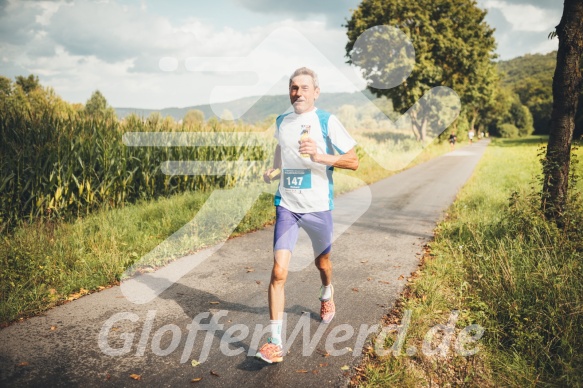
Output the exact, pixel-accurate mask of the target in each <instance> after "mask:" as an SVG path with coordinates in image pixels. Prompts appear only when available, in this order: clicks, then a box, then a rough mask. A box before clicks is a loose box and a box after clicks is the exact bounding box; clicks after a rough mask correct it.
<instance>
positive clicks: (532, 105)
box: [498, 51, 557, 134]
mask: <svg viewBox="0 0 583 388" xmlns="http://www.w3.org/2000/svg"><path fill="white" fill-rule="evenodd" d="M556 63H557V52H556V51H552V52H550V53H548V54H527V55H524V56H521V57H517V58H513V59H510V60H508V61H500V62H498V69H499V70H500V73H501V75H502V84H503V85H504V86H507V87H509V88H511V89H512V90H513V91H514V92H515V93H517V94H518V96H519V98H520V102H522V104H523V105H525V106H527V107H528V109H529V110H530V113H532V118H533V121H534V122H533V124H534V129H535V133H538V134H547V133H549V124H550V120H551V111H552V108H553V91H552V85H553V74H554V72H555V66H556Z"/></svg>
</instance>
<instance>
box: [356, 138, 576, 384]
mask: <svg viewBox="0 0 583 388" xmlns="http://www.w3.org/2000/svg"><path fill="white" fill-rule="evenodd" d="M541 144H542V141H541V140H539V139H536V138H529V139H524V140H506V141H504V140H496V141H494V142H493V144H492V145H491V146H490V147H488V149H487V150H486V153H485V154H484V157H483V158H482V160H481V161H480V163H479V165H478V167H477V169H476V171H475V173H474V175H473V177H472V178H471V179H470V181H469V182H468V183H467V184H466V186H465V187H464V188H463V189H462V190H461V192H460V193H459V195H458V198H457V200H456V202H455V203H454V204H453V205H452V206H451V208H450V209H449V212H448V213H449V214H448V215H447V217H446V219H445V220H444V221H442V222H441V223H440V224H439V225H438V227H437V229H436V230H435V239H434V241H433V242H431V243H430V244H429V245H428V247H427V250H426V255H425V257H424V263H423V264H422V266H421V267H420V269H419V270H418V271H417V272H416V273H415V274H413V276H412V278H411V279H410V282H409V286H408V287H407V289H406V292H405V293H404V294H403V297H402V298H401V300H400V301H399V303H398V306H397V308H396V309H395V310H394V311H393V312H392V313H391V314H390V315H389V316H388V317H387V323H399V322H401V326H405V323H406V322H404V317H405V312H410V314H411V319H410V323H409V324H408V325H407V326H408V331H407V335H406V338H405V340H404V343H403V344H402V349H404V351H402V352H401V353H400V354H399V355H398V356H396V357H395V356H394V355H387V356H382V357H381V356H379V355H378V354H377V353H376V352H374V351H372V349H369V353H367V355H366V356H365V361H364V362H363V365H362V366H361V368H360V369H361V370H362V371H363V372H362V373H360V374H359V375H357V376H355V377H354V379H353V381H352V385H353V386H364V387H368V386H389V385H394V386H420V387H424V386H461V385H468V386H485V387H488V386H580V385H582V384H583V371H582V370H581V368H580V366H581V365H583V303H582V302H583V280H582V279H583V263H582V261H581V257H582V256H581V255H582V252H583V232H581V230H582V228H581V226H583V201H582V200H581V197H580V196H578V195H577V194H574V195H573V197H572V198H571V199H570V204H569V206H570V209H569V212H568V222H567V226H566V227H565V228H564V229H563V230H558V229H557V228H556V227H555V226H554V225H552V224H550V223H547V222H545V221H544V219H543V217H542V214H541V213H540V210H539V207H540V197H539V193H540V180H539V178H538V176H539V174H540V171H541V167H540V163H539V162H538V159H539V152H540V148H539V147H540V145H541ZM577 153H578V154H579V155H581V152H579V151H578V152H577ZM574 169H575V171H578V172H579V173H580V172H581V171H582V170H583V169H582V168H581V166H580V165H578V164H575V168H574ZM581 189H582V185H581V182H580V181H579V182H577V190H572V192H577V191H579V192H580V190H581ZM453 311H457V316H453V315H452V312H453ZM456 319H457V321H456ZM448 323H450V324H449V325H448ZM452 323H453V324H452ZM438 324H441V325H443V326H435V325H438ZM469 325H479V326H480V327H482V328H484V329H485V331H484V334H483V337H481V338H480V339H479V341H476V342H471V341H470V342H471V345H472V346H471V347H469V348H468V347H465V348H464V349H462V348H460V344H461V341H460V340H459V339H460V335H461V336H463V334H461V332H462V330H463V329H464V328H465V327H467V326H469ZM432 328H437V329H438V330H436V329H432ZM439 329H441V330H439ZM448 329H450V333H451V337H450V340H451V342H450V343H449V344H448V343H447V337H448V335H447V333H448ZM431 334H433V335H431ZM467 334H469V335H476V337H475V338H476V339H477V337H479V336H478V335H477V334H478V333H477V332H476V330H473V331H470V332H468V333H466V339H467V338H468V336H467ZM396 340H397V337H396V335H392V336H388V337H387V338H386V339H385V340H384V342H382V343H381V345H383V346H385V347H387V346H393V345H394V343H395V341H396ZM439 345H445V346H444V347H443V348H442V349H443V353H442V352H441V350H442V349H440V348H438V346H439ZM424 346H426V348H425V350H427V351H418V352H417V353H416V354H415V355H407V354H406V350H407V349H410V348H412V347H414V348H415V349H419V350H420V349H423V347H424ZM463 350H474V351H476V352H475V354H471V355H460V353H461V351H463ZM431 353H434V354H431ZM470 353H472V352H470Z"/></svg>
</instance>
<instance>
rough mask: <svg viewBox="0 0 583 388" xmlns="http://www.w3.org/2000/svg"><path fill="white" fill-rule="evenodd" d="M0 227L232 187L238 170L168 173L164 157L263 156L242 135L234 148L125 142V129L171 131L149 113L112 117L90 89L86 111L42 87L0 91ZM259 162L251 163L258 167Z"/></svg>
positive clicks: (259, 148)
mask: <svg viewBox="0 0 583 388" xmlns="http://www.w3.org/2000/svg"><path fill="white" fill-rule="evenodd" d="M0 96H1V98H0V189H1V191H0V230H1V229H2V228H4V227H6V226H9V225H15V224H16V223H17V222H18V221H20V220H25V219H28V220H33V219H37V218H47V219H55V218H74V217H77V216H80V215H84V214H87V213H89V212H90V211H92V210H95V209H97V208H101V207H104V206H106V207H119V206H123V205H124V204H125V203H127V202H133V201H136V200H138V199H141V198H157V197H159V196H168V195H171V194H174V193H179V192H182V191H185V190H198V189H200V188H201V187H203V188H206V189H208V188H211V187H214V186H217V187H224V186H230V185H233V184H234V182H235V181H237V180H238V179H242V177H241V176H236V175H229V176H186V177H184V176H170V175H164V174H162V173H161V171H160V164H161V163H162V162H164V161H167V160H178V161H180V160H201V161H202V160H212V161H214V160H237V159H238V158H240V157H242V158H244V159H247V160H266V159H268V158H269V157H268V153H269V152H271V151H270V150H271V148H273V147H272V145H271V144H269V145H268V146H266V147H262V145H263V144H259V142H258V141H255V140H253V141H251V140H248V138H247V137H245V135H244V134H240V135H239V136H240V139H241V141H240V146H237V147H178V148H177V147H127V146H125V145H124V144H123V141H122V136H123V134H124V133H125V132H128V131H137V132H152V131H164V132H168V131H176V130H179V129H180V128H179V127H178V126H177V125H176V124H175V123H174V121H173V120H171V119H170V120H166V119H162V118H161V116H159V115H152V116H151V117H149V118H148V120H146V122H143V121H142V120H141V119H139V118H137V117H136V116H134V117H130V118H129V119H128V120H126V121H125V122H123V123H120V122H118V121H117V120H116V119H115V117H114V116H113V114H110V113H109V111H110V109H111V108H108V107H107V102H106V101H105V98H104V97H103V96H102V95H101V93H99V92H95V93H94V94H93V96H92V98H91V99H90V100H89V101H88V104H87V107H86V109H85V113H83V112H78V111H77V110H76V109H74V108H73V107H72V106H70V105H69V104H67V103H65V102H63V101H62V100H61V99H60V98H58V96H56V95H54V93H53V92H52V91H51V90H49V89H47V90H45V89H42V88H36V89H34V90H32V91H30V92H29V93H28V94H25V93H24V91H23V89H22V88H20V87H18V88H15V89H14V92H12V93H11V94H10V95H0ZM260 164H261V163H257V165H256V167H255V170H253V171H250V172H249V173H251V174H252V173H254V172H255V173H257V171H256V170H258V169H260V168H261V166H260Z"/></svg>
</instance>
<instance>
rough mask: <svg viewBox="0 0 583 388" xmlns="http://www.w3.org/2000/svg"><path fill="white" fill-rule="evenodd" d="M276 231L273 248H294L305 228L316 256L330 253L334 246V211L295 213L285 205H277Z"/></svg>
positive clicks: (291, 249) (275, 249)
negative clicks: (301, 231)
mask: <svg viewBox="0 0 583 388" xmlns="http://www.w3.org/2000/svg"><path fill="white" fill-rule="evenodd" d="M275 213H276V217H275V231H274V234H273V250H274V251H277V250H280V249H287V250H289V251H292V252H293V250H294V247H295V246H296V242H297V241H298V233H299V231H300V228H303V229H304V230H305V231H306V233H308V236H310V240H312V248H313V249H314V256H315V257H318V256H319V255H321V254H326V253H329V252H330V250H331V248H332V230H333V222H332V212H331V211H330V210H328V211H323V212H314V213H294V212H292V211H289V210H288V209H286V208H284V207H283V206H276V207H275Z"/></svg>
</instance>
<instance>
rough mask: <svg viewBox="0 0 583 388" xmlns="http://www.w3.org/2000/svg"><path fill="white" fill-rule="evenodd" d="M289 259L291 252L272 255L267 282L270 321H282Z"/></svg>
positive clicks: (281, 251) (279, 251) (283, 251)
mask: <svg viewBox="0 0 583 388" xmlns="http://www.w3.org/2000/svg"><path fill="white" fill-rule="evenodd" d="M290 259H291V252H290V251H288V250H287V249H282V250H277V251H275V254H274V259H273V269H272V270H271V281H270V282H269V293H268V298H269V318H270V319H271V320H281V319H283V309H284V305H285V291H284V286H285V281H286V279H287V273H288V268H289V262H290Z"/></svg>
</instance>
